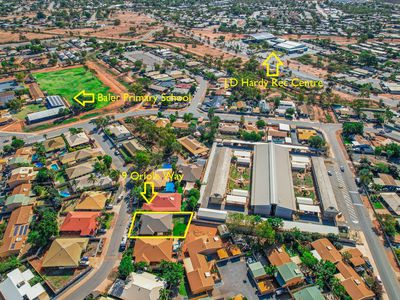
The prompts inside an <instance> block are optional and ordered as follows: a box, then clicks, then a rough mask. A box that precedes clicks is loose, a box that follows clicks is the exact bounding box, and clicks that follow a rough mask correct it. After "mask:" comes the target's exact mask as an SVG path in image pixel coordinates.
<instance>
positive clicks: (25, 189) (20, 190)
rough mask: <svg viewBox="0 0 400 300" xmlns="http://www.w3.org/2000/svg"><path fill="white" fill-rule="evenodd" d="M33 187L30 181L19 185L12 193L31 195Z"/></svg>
mask: <svg viewBox="0 0 400 300" xmlns="http://www.w3.org/2000/svg"><path fill="white" fill-rule="evenodd" d="M31 189H32V184H30V183H23V184H20V185H17V186H16V187H15V188H14V189H13V190H12V193H11V195H12V196H13V195H19V194H21V195H25V196H29V194H30V192H31Z"/></svg>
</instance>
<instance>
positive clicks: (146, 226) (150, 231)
mask: <svg viewBox="0 0 400 300" xmlns="http://www.w3.org/2000/svg"><path fill="white" fill-rule="evenodd" d="M172 228H173V223H172V214H142V215H141V217H140V230H139V235H144V236H152V235H168V234H170V233H171V232H172Z"/></svg>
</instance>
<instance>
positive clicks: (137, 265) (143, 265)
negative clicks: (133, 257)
mask: <svg viewBox="0 0 400 300" xmlns="http://www.w3.org/2000/svg"><path fill="white" fill-rule="evenodd" d="M148 267H149V264H148V263H147V262H145V261H139V262H134V263H133V269H134V272H138V271H145V270H146V269H147V268H148Z"/></svg>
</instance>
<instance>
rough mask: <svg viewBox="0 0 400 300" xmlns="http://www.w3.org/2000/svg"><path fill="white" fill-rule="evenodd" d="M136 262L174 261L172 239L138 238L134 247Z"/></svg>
mask: <svg viewBox="0 0 400 300" xmlns="http://www.w3.org/2000/svg"><path fill="white" fill-rule="evenodd" d="M133 256H134V257H135V261H136V262H140V261H144V262H147V263H149V264H151V263H160V262H161V261H162V260H167V261H172V240H171V239H148V238H145V239H137V240H136V242H135V247H134V249H133Z"/></svg>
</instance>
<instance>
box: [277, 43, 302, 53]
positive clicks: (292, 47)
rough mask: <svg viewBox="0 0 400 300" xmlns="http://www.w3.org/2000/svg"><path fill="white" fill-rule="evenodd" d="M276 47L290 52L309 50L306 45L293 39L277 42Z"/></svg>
mask: <svg viewBox="0 0 400 300" xmlns="http://www.w3.org/2000/svg"><path fill="white" fill-rule="evenodd" d="M274 48H275V49H277V50H279V51H283V52H286V53H288V54H293V53H303V52H306V51H307V50H308V48H307V46H306V45H304V44H302V43H298V42H293V41H285V42H283V43H279V44H276V45H275V46H274Z"/></svg>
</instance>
